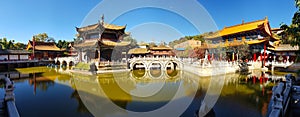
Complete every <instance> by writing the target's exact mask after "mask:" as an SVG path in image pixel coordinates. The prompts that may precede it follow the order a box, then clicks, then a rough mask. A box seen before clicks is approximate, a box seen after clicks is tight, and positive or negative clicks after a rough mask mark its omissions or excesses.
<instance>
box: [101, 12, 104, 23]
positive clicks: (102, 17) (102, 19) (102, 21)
mask: <svg viewBox="0 0 300 117" xmlns="http://www.w3.org/2000/svg"><path fill="white" fill-rule="evenodd" d="M101 24H102V25H104V14H102V16H101Z"/></svg>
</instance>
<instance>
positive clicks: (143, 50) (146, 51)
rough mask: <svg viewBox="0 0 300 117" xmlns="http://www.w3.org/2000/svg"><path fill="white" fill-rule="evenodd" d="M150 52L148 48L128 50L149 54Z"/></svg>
mask: <svg viewBox="0 0 300 117" xmlns="http://www.w3.org/2000/svg"><path fill="white" fill-rule="evenodd" d="M149 52H150V51H149V50H148V49H147V48H133V49H130V50H129V51H128V54H147V53H149Z"/></svg>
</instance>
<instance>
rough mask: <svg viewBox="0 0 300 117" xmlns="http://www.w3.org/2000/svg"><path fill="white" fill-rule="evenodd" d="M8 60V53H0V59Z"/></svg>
mask: <svg viewBox="0 0 300 117" xmlns="http://www.w3.org/2000/svg"><path fill="white" fill-rule="evenodd" d="M4 59H6V60H8V55H0V60H4Z"/></svg>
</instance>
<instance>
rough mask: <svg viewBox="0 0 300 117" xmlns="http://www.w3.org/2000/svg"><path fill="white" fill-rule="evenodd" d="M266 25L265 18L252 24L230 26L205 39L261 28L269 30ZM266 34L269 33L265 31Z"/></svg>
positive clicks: (266, 20)
mask: <svg viewBox="0 0 300 117" xmlns="http://www.w3.org/2000/svg"><path fill="white" fill-rule="evenodd" d="M268 23H269V21H268V19H267V18H265V19H263V20H257V21H253V22H247V23H242V24H238V25H234V26H230V27H225V28H223V29H222V30H219V31H217V32H215V33H214V34H212V35H209V36H207V38H216V37H222V36H226V35H231V34H236V33H240V32H245V31H250V30H254V29H258V28H261V27H265V28H268V29H266V30H270V29H269V27H268ZM267 33H269V32H268V31H267ZM269 34H270V33H269ZM270 35H271V34H270Z"/></svg>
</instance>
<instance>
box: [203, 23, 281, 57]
mask: <svg viewBox="0 0 300 117" xmlns="http://www.w3.org/2000/svg"><path fill="white" fill-rule="evenodd" d="M279 41H280V38H278V37H275V36H274V35H273V34H272V32H271V28H270V24H269V21H268V18H267V17H266V18H264V19H262V20H257V21H252V22H247V23H245V22H244V21H243V22H242V23H241V24H238V25H234V26H229V27H224V28H223V29H222V30H219V31H217V32H215V33H213V34H210V35H208V36H206V43H207V46H204V47H207V48H209V49H211V51H210V53H213V52H214V49H216V48H219V47H221V48H224V47H237V46H242V45H248V47H249V50H250V54H251V57H248V58H250V59H252V60H254V61H256V60H262V59H261V58H264V57H262V56H263V55H264V54H265V55H266V54H270V53H271V51H270V50H268V48H274V47H275V46H276V45H277V44H278V43H279ZM215 56H218V55H215ZM227 56H230V57H229V59H230V60H236V59H237V57H238V55H237V52H235V51H227ZM231 56H232V57H231Z"/></svg>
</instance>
